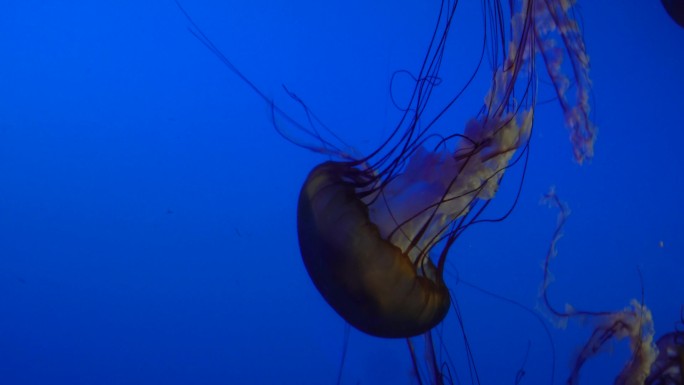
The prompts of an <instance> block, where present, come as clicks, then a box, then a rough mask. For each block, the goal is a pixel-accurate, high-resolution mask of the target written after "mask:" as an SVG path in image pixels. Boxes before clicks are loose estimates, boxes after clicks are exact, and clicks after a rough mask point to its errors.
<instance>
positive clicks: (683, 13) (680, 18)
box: [660, 0, 684, 28]
mask: <svg viewBox="0 0 684 385" xmlns="http://www.w3.org/2000/svg"><path fill="white" fill-rule="evenodd" d="M660 2H661V3H662V4H663V7H664V8H665V11H666V12H667V14H668V15H670V18H671V19H672V20H673V21H674V22H675V23H677V24H678V25H679V26H680V27H683V28H684V1H682V0H660Z"/></svg>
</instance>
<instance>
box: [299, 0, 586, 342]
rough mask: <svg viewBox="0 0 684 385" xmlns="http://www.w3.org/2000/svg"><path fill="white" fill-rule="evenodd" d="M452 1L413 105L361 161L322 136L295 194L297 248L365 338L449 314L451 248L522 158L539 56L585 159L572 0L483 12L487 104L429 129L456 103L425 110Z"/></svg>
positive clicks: (582, 77) (535, 0) (414, 328)
mask: <svg viewBox="0 0 684 385" xmlns="http://www.w3.org/2000/svg"><path fill="white" fill-rule="evenodd" d="M456 6H457V2H456V3H454V4H452V3H450V2H444V3H442V8H441V9H440V17H439V19H438V22H437V27H436V33H435V35H434V38H433V40H432V42H431V44H430V46H429V49H428V52H427V54H426V56H425V59H424V61H423V63H424V64H423V66H422V68H421V70H420V72H419V74H418V75H417V76H415V79H416V81H415V87H414V89H413V93H412V95H411V103H410V105H409V106H408V107H407V108H405V109H404V111H405V112H404V114H403V116H402V118H401V120H400V122H399V124H397V126H396V128H395V129H394V131H393V132H392V133H391V135H390V136H389V137H388V138H387V139H386V140H385V141H384V143H383V144H382V145H380V146H379V147H378V148H377V149H375V150H374V151H372V152H371V153H370V154H369V155H367V156H362V157H354V156H352V155H350V154H348V153H346V152H343V151H341V150H337V148H336V147H334V146H333V145H332V144H330V143H328V142H322V143H323V145H321V146H320V147H318V148H315V149H316V150H318V151H319V152H323V153H327V154H333V155H337V156H338V158H339V159H338V160H331V161H326V162H323V163H321V164H319V165H317V166H316V167H314V168H313V170H312V171H311V172H310V173H309V175H308V177H307V178H306V181H305V182H304V184H303V186H302V188H301V193H300V195H299V201H298V209H297V229H298V236H299V245H300V250H301V255H302V259H303V261H304V265H305V266H306V269H307V271H308V273H309V276H310V278H311V280H312V281H313V283H314V285H315V286H316V288H317V289H318V291H319V292H320V293H321V295H322V296H323V298H324V299H325V300H326V301H327V303H328V304H329V305H330V306H331V307H332V308H333V309H334V310H335V311H336V312H337V313H338V314H339V315H340V316H341V317H342V318H343V319H344V320H346V321H347V322H348V323H349V324H351V325H352V326H354V327H355V328H356V329H358V330H361V331H362V332H365V333H367V334H370V335H373V336H378V337H387V338H402V337H412V336H416V335H420V334H423V333H426V332H428V331H429V330H431V329H432V328H433V327H435V326H436V325H437V324H439V323H440V322H441V321H442V320H443V319H444V317H445V316H446V314H447V312H448V311H449V307H450V303H451V301H450V292H449V289H448V287H447V285H446V283H445V281H444V278H443V275H444V268H445V263H446V260H447V255H448V254H449V250H450V247H451V246H452V245H453V244H454V242H455V241H456V240H457V238H458V237H459V235H461V234H462V233H463V231H464V230H465V229H466V228H468V227H469V226H471V225H473V224H475V223H478V222H480V221H484V220H485V219H482V213H483V212H484V210H485V208H486V207H487V205H488V204H489V203H490V202H491V200H492V199H493V198H494V197H495V196H496V194H497V191H498V189H499V186H500V183H501V181H502V179H503V176H504V174H505V173H506V170H507V169H508V168H510V167H512V166H513V165H514V164H516V163H518V162H520V161H521V160H522V163H523V164H524V163H525V162H526V158H525V154H526V153H527V152H526V149H527V148H528V144H529V141H530V134H531V131H532V128H533V122H534V111H535V106H536V94H537V88H536V87H537V86H536V84H537V78H538V75H537V70H536V69H537V64H539V63H541V64H542V65H543V67H544V68H545V70H546V73H547V74H548V76H549V78H550V80H551V83H552V84H553V87H554V89H555V93H556V95H557V100H558V102H559V103H560V105H561V107H562V109H563V111H564V120H565V123H566V125H567V126H568V127H569V129H570V133H571V134H570V139H571V142H572V144H573V151H574V157H575V159H576V160H577V161H578V162H579V163H581V162H582V161H583V160H585V159H587V158H591V156H592V155H593V143H594V139H595V134H596V131H595V127H594V126H593V124H592V123H591V121H590V119H589V110H590V109H589V102H588V96H589V89H590V80H589V75H588V63H589V61H588V60H589V59H588V56H587V55H586V52H585V46H584V42H583V39H582V34H581V29H580V26H579V25H578V23H577V22H576V21H575V19H574V18H573V17H572V12H570V11H571V9H572V3H571V2H568V1H555V0H545V1H542V0H522V1H512V2H510V4H509V6H510V9H509V11H510V16H509V18H508V19H507V20H504V19H503V16H502V12H503V8H504V6H502V5H501V4H500V3H498V2H496V3H495V7H496V10H495V11H494V12H493V13H492V14H490V15H489V18H488V20H490V21H491V22H492V25H493V26H494V27H493V28H492V30H494V31H495V35H496V36H494V37H492V42H493V43H492V46H493V49H492V52H491V53H490V57H493V58H500V59H498V61H496V62H495V63H493V64H492V68H491V87H490V89H489V91H488V92H486V94H485V95H483V99H484V103H483V106H482V108H481V110H480V111H479V112H478V113H477V114H475V115H474V116H473V117H472V118H471V119H470V120H468V121H467V122H465V124H464V127H463V129H462V130H459V129H456V128H454V129H450V130H449V131H450V133H449V134H446V135H438V134H435V133H434V132H432V130H433V129H435V126H437V125H438V124H439V123H440V117H441V116H442V115H443V114H444V113H445V112H446V111H447V110H449V109H450V108H455V105H456V103H455V102H456V101H457V99H458V96H456V97H454V99H452V100H450V101H448V102H447V103H446V105H445V106H444V107H443V108H442V109H441V110H440V111H439V112H438V113H437V114H436V115H434V116H428V113H427V111H428V109H427V108H426V107H427V105H428V104H429V103H431V102H432V100H431V95H432V92H433V90H434V88H435V87H436V86H437V85H438V84H439V83H440V82H439V80H440V67H441V65H442V63H443V61H442V59H443V56H444V52H445V49H446V41H447V37H448V34H449V32H450V30H451V27H452V21H453V17H454V13H455V11H456ZM485 8H487V7H485ZM487 9H488V8H487ZM506 27H509V30H510V33H505V32H504V30H505V28H506ZM503 40H505V41H506V44H505V47H504V44H502V43H501V41H503ZM498 50H500V52H499V51H498ZM537 59H540V60H537ZM566 73H570V74H571V75H570V76H568V75H566ZM571 86H572V87H573V88H574V95H571V93H570V92H568V90H569V89H570V87H571ZM505 215H507V214H505ZM505 215H504V217H505Z"/></svg>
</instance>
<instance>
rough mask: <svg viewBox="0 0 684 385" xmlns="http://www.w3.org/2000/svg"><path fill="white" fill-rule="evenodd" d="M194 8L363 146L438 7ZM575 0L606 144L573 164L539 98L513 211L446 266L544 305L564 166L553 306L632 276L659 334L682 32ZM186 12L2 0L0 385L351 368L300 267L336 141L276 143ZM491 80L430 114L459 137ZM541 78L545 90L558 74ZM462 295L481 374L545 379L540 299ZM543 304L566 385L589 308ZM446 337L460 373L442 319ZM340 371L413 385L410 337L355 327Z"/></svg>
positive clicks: (593, 305)
mask: <svg viewBox="0 0 684 385" xmlns="http://www.w3.org/2000/svg"><path fill="white" fill-rule="evenodd" d="M185 6H186V8H187V10H188V12H189V13H190V14H191V15H192V16H193V17H194V18H195V19H196V21H197V22H198V23H199V24H200V26H201V27H202V28H203V29H204V31H205V32H206V33H207V34H208V35H209V36H210V37H211V38H212V39H213V40H214V42H215V43H216V44H217V46H218V47H220V49H221V50H222V51H223V52H224V53H225V54H226V55H227V56H229V57H230V59H231V60H232V61H233V62H234V64H235V65H236V66H237V67H239V68H240V69H241V70H242V71H243V72H244V74H245V75H246V76H247V77H249V79H251V80H252V81H253V82H254V83H255V84H257V85H258V86H259V87H261V88H262V89H263V90H264V92H265V93H266V94H267V95H268V96H269V97H272V98H273V99H274V100H275V102H276V103H278V104H279V105H281V106H282V107H283V108H284V109H285V110H287V111H290V112H291V113H292V114H293V115H294V116H295V117H297V118H299V119H302V118H303V117H304V115H303V114H302V110H301V106H299V105H298V104H297V103H294V102H293V101H292V100H291V99H290V98H289V97H288V96H287V95H286V93H285V92H284V90H283V88H282V85H286V86H287V87H288V89H290V90H292V91H293V92H296V94H297V95H298V96H299V97H301V98H302V99H303V100H304V101H305V102H306V104H307V105H308V107H309V108H310V109H311V110H312V111H313V112H315V113H316V114H317V116H319V117H320V118H321V120H322V121H323V122H325V124H326V125H327V126H329V127H330V128H331V129H333V130H334V131H335V132H336V133H337V134H339V136H340V137H342V138H343V139H344V140H345V141H347V142H348V143H349V144H350V145H352V146H354V147H355V148H357V149H358V150H359V151H360V152H362V153H365V152H368V151H369V150H370V149H372V148H373V147H374V146H376V145H377V144H379V143H380V142H381V140H382V139H383V138H384V137H385V136H386V135H387V134H388V133H389V132H390V130H391V129H392V128H393V126H394V124H395V123H396V120H397V117H398V116H399V112H398V111H397V110H396V108H395V107H394V106H393V105H392V103H391V100H390V92H389V84H390V77H391V74H392V73H393V72H394V71H395V70H398V69H407V70H410V71H413V72H415V71H417V70H418V68H419V65H420V62H421V60H422V57H423V54H424V51H425V47H426V45H427V42H428V39H429V37H430V33H431V31H432V28H433V23H434V20H435V18H436V11H437V9H438V7H439V2H437V1H432V0H431V1H406V0H399V1H384V0H380V1H375V2H368V1H361V0H350V1H345V2H309V1H300V2H297V1H295V2H291V1H282V0H267V1H259V2H246V1H245V2H237V1H229V2H220V1H209V0H197V1H193V2H187V4H185ZM461 6H462V8H461V9H460V10H459V17H458V19H457V22H456V24H455V27H454V29H453V31H452V33H453V36H452V38H451V41H453V45H452V46H451V47H452V48H451V49H450V51H449V53H448V54H447V58H446V60H445V64H444V71H443V73H442V76H443V78H444V82H445V84H444V86H440V88H439V90H438V92H437V96H436V97H435V100H436V101H437V103H438V104H439V103H440V101H442V102H443V101H444V100H446V98H447V97H448V96H449V95H450V94H451V93H453V92H452V90H453V89H454V88H449V87H455V86H457V85H462V84H463V81H464V80H465V79H467V77H468V76H469V75H470V73H471V72H472V70H473V68H474V65H475V63H476V59H477V51H478V49H479V47H480V44H481V38H482V25H481V13H480V12H481V9H480V2H478V1H470V2H462V5H461ZM581 14H582V15H583V23H584V29H585V37H586V43H587V47H588V51H589V55H590V57H591V65H592V70H591V76H592V78H593V82H594V88H593V95H592V96H593V97H594V99H593V107H594V110H593V113H594V119H595V122H596V124H597V125H598V127H599V130H600V132H599V137H598V141H597V144H596V156H595V158H594V159H593V160H591V161H590V162H586V163H585V164H584V165H582V166H580V165H578V164H577V163H576V162H574V161H573V158H572V152H571V146H570V144H569V141H568V131H567V130H566V128H565V127H564V126H563V124H562V121H561V112H560V109H559V107H558V106H557V105H556V104H555V103H553V102H550V103H546V104H542V105H540V106H539V108H538V111H537V118H536V120H535V129H534V134H533V139H532V144H531V152H530V160H529V165H528V169H527V176H526V180H525V184H524V188H523V190H522V194H521V197H520V200H519V203H518V206H517V207H516V209H515V211H514V212H513V214H512V215H511V216H510V217H509V218H508V219H507V220H506V221H504V222H501V223H496V224H483V225H480V226H475V227H472V228H471V229H469V230H468V232H467V233H466V234H465V235H464V236H463V237H462V238H461V239H459V241H458V242H457V243H456V244H455V246H454V247H453V249H452V252H451V255H450V259H449V271H450V272H451V274H452V275H450V276H449V277H447V280H448V282H449V280H451V283H452V284H453V283H454V282H455V277H454V275H453V274H456V272H457V273H458V275H459V276H460V277H461V278H462V279H463V280H465V281H467V282H470V283H472V284H475V285H478V286H479V287H481V288H484V289H487V290H490V291H492V292H495V293H497V294H500V295H503V296H506V297H507V298H510V299H513V300H515V301H518V302H520V303H521V304H524V305H525V306H527V307H529V308H533V309H534V308H535V306H536V304H537V303H538V290H539V285H540V283H541V279H542V269H541V263H542V261H543V259H544V256H545V253H546V250H547V248H548V244H549V241H550V239H551V234H552V232H553V229H554V226H555V221H556V214H557V212H556V211H555V210H553V209H549V208H547V207H546V206H543V205H540V204H539V200H540V198H541V196H542V195H543V194H544V193H545V192H547V191H548V189H549V188H550V186H552V185H553V186H556V188H557V191H558V194H559V195H560V196H561V197H562V199H563V200H564V201H566V202H567V203H568V204H569V205H570V207H571V209H572V215H571V217H570V218H569V221H568V224H567V227H566V229H565V236H564V238H563V239H562V241H561V242H560V243H559V245H558V246H559V255H558V258H557V259H556V260H555V261H554V262H553V265H552V270H553V273H554V276H555V282H554V283H553V285H552V286H551V289H550V290H551V291H550V295H551V298H552V301H553V302H554V304H555V305H556V306H558V307H562V306H563V305H564V304H565V303H570V304H572V305H573V306H575V307H576V308H580V309H587V310H617V309H621V308H623V307H626V306H628V304H629V301H630V299H632V298H639V297H640V291H641V288H642V286H643V289H644V292H645V303H646V304H647V306H648V307H649V308H650V309H652V310H653V314H654V319H655V325H656V332H657V333H658V334H662V333H665V332H667V331H671V330H673V329H674V327H675V322H676V321H677V320H678V319H679V317H680V306H681V305H682V304H683V303H684V285H682V283H681V279H682V276H683V275H684V225H683V224H682V216H684V204H683V203H682V199H683V197H684V171H683V170H684V160H683V159H682V154H683V152H682V151H683V150H682V143H684V71H682V68H684V49H683V47H684V30H683V29H681V28H679V27H677V26H676V25H675V24H674V22H672V21H671V20H670V19H669V18H668V16H667V14H666V13H665V12H664V10H663V9H662V7H661V5H660V3H659V2H658V1H601V2H598V1H596V2H591V1H586V2H583V4H582V7H581ZM187 26H188V22H187V20H185V19H184V17H183V16H182V14H181V13H180V12H179V10H178V9H177V7H176V6H175V5H174V3H173V2H172V1H161V0H154V1H147V2H140V1H128V0H125V1H116V2H115V1H100V2H79V1H63V2H45V1H38V0H26V1H21V2H5V4H4V6H3V7H2V12H0V384H8V385H20V384H70V385H76V384H207V385H209V384H334V383H336V380H337V375H338V370H339V367H340V357H341V354H342V350H343V340H344V329H345V324H344V322H343V321H342V319H340V318H339V317H338V316H337V315H336V314H335V313H334V311H333V310H331V309H330V308H329V307H328V306H327V305H326V303H325V302H324V301H323V299H322V298H321V296H320V295H319V294H318V292H317V291H316V290H315V288H314V286H313V285H312V283H311V281H310V280H309V278H308V276H307V273H306V271H305V270H304V267H303V264H302V263H301V260H300V256H299V251H298V245H297V236H296V229H295V214H296V199H297V194H298V192H299V188H300V186H301V184H302V182H303V181H304V178H305V177H306V174H307V173H308V171H309V170H310V169H311V168H312V167H313V166H314V165H315V164H317V163H318V162H321V161H323V160H325V159H326V157H324V156H321V155H319V154H316V153H312V152H309V151H306V150H304V149H302V148H298V147H296V146H294V145H292V144H290V143H288V142H286V141H285V140H284V139H283V138H281V137H280V136H279V135H278V134H277V133H276V131H275V130H274V127H273V125H272V122H271V116H270V112H271V111H270V109H269V106H268V105H266V104H265V103H264V101H263V100H261V99H260V98H259V97H258V96H257V95H255V93H254V92H252V90H251V89H249V88H248V87H247V86H246V85H245V84H244V83H243V82H242V81H241V80H240V79H238V78H237V77H236V76H235V75H234V74H233V73H231V72H230V71H229V70H228V69H227V68H226V67H224V66H223V65H222V64H221V63H220V62H219V61H218V60H217V59H216V58H215V57H214V56H213V55H212V54H211V53H210V52H209V51H208V50H207V49H206V48H205V47H203V46H202V45H201V44H200V43H199V42H198V41H197V40H196V39H195V38H194V37H193V36H192V35H191V34H190V33H189V32H188V30H187V29H186V27H187ZM484 74H485V76H484V77H483V78H478V79H479V80H478V81H476V82H475V83H474V84H473V86H472V88H470V89H469V91H468V92H467V93H466V94H465V95H464V96H463V97H462V98H461V101H460V102H459V104H458V107H457V108H456V109H455V111H453V112H452V113H450V114H449V115H448V116H446V117H445V118H444V119H443V121H442V122H440V123H441V124H440V127H441V129H443V130H447V131H454V132H461V130H462V127H463V125H464V122H465V121H466V120H467V119H469V118H470V117H472V116H473V115H474V114H475V113H476V112H477V109H478V108H479V107H480V106H481V104H482V100H483V98H484V94H485V92H486V90H487V87H488V84H487V82H486V81H485V80H486V78H487V77H488V74H487V72H486V71H485V72H484ZM483 79H484V80H483ZM539 88H540V92H541V93H543V94H544V95H546V96H547V97H548V96H551V93H550V90H551V88H550V85H549V84H548V82H547V81H546V82H544V81H542V82H541V83H540V86H539ZM397 89H398V90H407V89H408V85H406V84H405V85H404V88H402V87H400V86H398V88H397ZM398 92H399V91H398ZM397 95H401V92H399V93H398V94H397ZM285 128H288V127H285ZM288 129H292V127H289V128H288ZM290 132H295V133H296V131H290ZM516 172H517V173H518V174H515V173H516ZM519 172H520V168H517V169H516V170H514V171H513V174H512V176H511V177H510V180H508V179H507V182H508V184H504V186H503V187H502V190H501V192H500V195H499V197H498V198H497V199H498V200H497V202H498V203H497V204H495V205H494V207H493V208H492V211H491V212H490V214H491V216H495V215H496V214H497V213H501V212H503V211H505V208H506V207H507V205H508V204H509V203H510V202H511V200H512V197H513V194H514V191H515V188H516V187H517V184H516V183H517V182H516V180H517V179H516V178H514V176H515V175H518V176H519ZM639 270H640V271H641V274H642V276H643V281H642V282H640V280H639ZM452 288H453V289H454V291H455V299H456V300H457V301H458V303H459V305H460V307H461V311H462V313H463V317H464V322H465V325H466V332H467V335H468V337H469V342H470V344H471V347H472V349H473V354H474V357H475V359H476V366H477V368H478V369H479V376H480V380H481V382H482V383H483V384H500V383H504V384H512V383H513V382H514V379H515V376H516V372H517V371H518V370H520V369H521V368H523V369H524V370H525V372H526V376H525V378H524V380H523V382H522V384H549V383H550V379H549V378H550V377H549V376H550V368H551V365H552V360H551V356H552V355H551V351H552V350H551V347H550V345H549V342H548V339H547V338H546V334H545V332H544V328H543V327H542V326H541V323H540V322H539V320H538V319H537V318H535V317H534V316H533V315H531V313H529V312H526V311H525V310H523V309H521V308H519V307H516V306H513V305H511V304H510V303H508V302H505V301H502V300H499V299H496V298H494V297H492V296H488V295H484V294H482V293H481V292H479V291H477V290H473V289H471V288H469V287H467V286H465V285H454V286H453V287H452ZM545 323H546V325H547V327H549V328H550V330H551V333H552V334H553V336H554V343H555V352H556V353H555V355H556V362H555V366H556V379H555V383H556V384H560V383H562V382H563V381H564V379H565V376H566V375H567V374H568V371H569V365H570V362H571V360H572V359H573V357H574V356H575V354H576V352H577V349H578V347H579V346H580V345H581V344H582V343H583V342H584V341H585V339H586V338H587V336H588V335H589V333H590V331H591V328H592V326H593V324H592V323H591V322H586V323H584V324H582V323H580V322H570V323H569V325H568V327H567V329H565V330H560V329H556V328H555V327H554V326H553V325H552V324H551V323H549V322H546V321H545ZM440 331H441V333H442V339H441V340H442V341H443V344H444V345H445V346H446V347H447V349H448V351H449V353H450V354H451V355H452V362H453V363H454V370H455V371H457V372H458V374H459V376H460V378H461V381H462V382H463V383H470V381H471V379H470V377H469V376H468V374H467V370H466V367H465V365H464V361H463V357H464V347H463V340H462V336H461V331H460V329H459V327H458V325H457V322H456V319H455V317H454V316H453V312H452V313H451V314H450V316H449V317H448V318H447V320H446V321H445V323H444V326H443V328H441V329H440ZM528 346H529V354H528V355H527V359H525V356H526V351H527V349H528ZM628 355H629V351H628V347H627V346H626V344H625V343H618V344H615V345H614V349H613V352H612V353H605V354H603V355H601V356H600V357H599V358H597V359H596V360H595V361H592V362H591V363H589V364H588V365H587V367H586V370H585V372H583V377H582V378H583V380H584V382H583V383H586V384H609V383H612V380H613V378H614V377H615V375H617V373H618V372H619V370H620V368H621V365H622V364H623V363H624V362H625V360H626V358H627V357H628ZM342 373H343V375H342V383H343V384H357V383H360V384H390V383H391V384H409V383H414V382H413V381H414V380H413V379H412V374H411V373H412V371H411V365H410V361H409V353H408V349H407V348H406V342H405V341H404V340H382V339H377V338H372V337H368V336H365V335H363V334H361V333H360V332H356V331H352V332H351V335H350V338H349V342H348V351H347V360H346V363H345V366H344V368H343V371H342Z"/></svg>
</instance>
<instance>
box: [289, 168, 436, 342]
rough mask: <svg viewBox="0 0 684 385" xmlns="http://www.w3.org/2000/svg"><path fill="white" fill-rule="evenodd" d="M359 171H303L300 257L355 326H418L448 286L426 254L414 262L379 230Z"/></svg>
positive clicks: (428, 322) (431, 317)
mask: <svg viewBox="0 0 684 385" xmlns="http://www.w3.org/2000/svg"><path fill="white" fill-rule="evenodd" d="M364 179H365V178H364V176H363V174H362V172H360V171H359V170H358V169H356V168H355V167H353V166H352V165H350V164H347V163H341V162H326V163H323V164H321V165H319V166H317V167H316V168H314V169H313V171H311V173H310V174H309V177H308V178H307V180H306V182H305V183H304V187H303V188H302V191H301V193H300V195H299V205H298V209H297V229H298V232H299V245H300V248H301V253H302V258H303V259H304V264H305V265H306V268H307V270H308V272H309V275H310V276H311V279H312V281H313V282H314V284H315V285H316V288H318V290H319V291H320V293H321V294H322V295H323V297H324V298H325V300H326V301H327V302H328V303H329V304H330V306H332V307H333V309H335V310H336V311H337V312H338V313H339V314H340V315H341V316H342V317H343V318H344V319H345V320H347V322H349V323H350V324H351V325H352V326H354V327H356V328H357V329H359V330H361V331H363V332H366V333H368V334H371V335H374V336H378V337H409V336H414V335H418V334H421V333H424V332H426V331H428V330H430V329H432V328H433V327H434V326H436V325H437V324H438V323H439V322H440V321H442V319H443V318H444V317H445V316H446V314H447V312H448V310H449V304H450V300H449V291H448V290H447V287H446V285H445V284H444V281H443V280H442V275H441V274H437V269H436V267H435V266H434V264H433V263H432V261H431V260H430V259H429V258H427V259H425V263H424V264H423V265H422V266H421V267H420V268H417V267H416V266H415V265H414V264H413V262H412V261H411V260H410V258H409V257H408V256H407V255H406V254H404V253H403V252H402V250H401V249H399V248H398V247H397V246H395V245H393V244H392V243H390V242H389V241H387V240H385V239H383V238H382V236H381V234H380V230H379V229H378V227H377V225H376V224H375V223H373V222H372V221H371V219H370V216H369V211H368V207H367V206H366V204H365V203H364V202H363V201H362V200H361V199H360V198H359V197H358V196H357V193H356V190H357V189H358V188H360V187H361V188H362V187H363V186H364V185H365V184H366V183H367V180H364Z"/></svg>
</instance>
